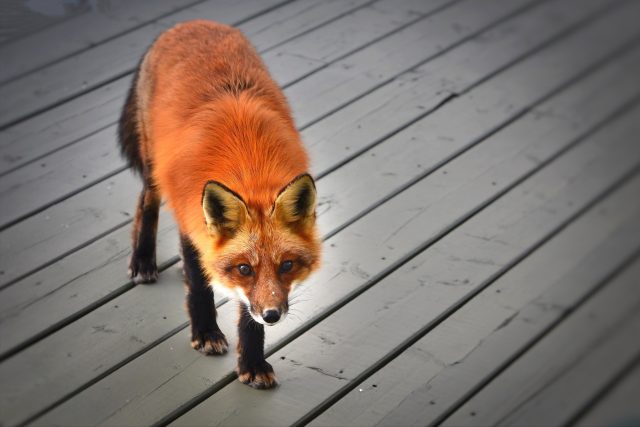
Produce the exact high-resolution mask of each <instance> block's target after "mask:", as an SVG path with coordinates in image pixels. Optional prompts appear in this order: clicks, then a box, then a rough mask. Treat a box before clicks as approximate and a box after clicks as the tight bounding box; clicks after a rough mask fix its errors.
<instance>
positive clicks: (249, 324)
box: [236, 303, 278, 389]
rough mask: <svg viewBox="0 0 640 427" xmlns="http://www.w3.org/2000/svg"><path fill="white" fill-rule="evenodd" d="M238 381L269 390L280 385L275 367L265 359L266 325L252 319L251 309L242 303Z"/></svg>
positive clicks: (239, 329)
mask: <svg viewBox="0 0 640 427" xmlns="http://www.w3.org/2000/svg"><path fill="white" fill-rule="evenodd" d="M236 372H237V374H238V379H239V380H240V381H241V382H243V383H244V384H247V385H249V386H251V387H253V388H257V389H268V388H273V387H275V386H276V385H278V381H277V380H276V375H275V373H274V372H273V367H272V366H271V365H270V364H269V362H267V361H266V360H265V359H264V325H262V324H260V323H258V322H256V321H255V320H253V319H252V318H251V314H249V309H248V308H247V306H246V305H245V304H244V303H240V318H239V320H238V367H237V368H236Z"/></svg>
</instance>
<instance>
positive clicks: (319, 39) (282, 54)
mask: <svg viewBox="0 0 640 427" xmlns="http://www.w3.org/2000/svg"><path fill="white" fill-rule="evenodd" d="M520 3H522V2H520ZM451 4H453V6H449V5H451ZM400 6H401V7H400ZM447 7H453V8H455V7H456V5H455V3H454V2H451V1H448V0H447V1H442V0H436V1H428V2H425V1H421V0H410V1H406V2H402V3H398V2H394V1H385V0H383V1H378V2H375V3H372V4H371V5H369V6H368V7H365V8H362V9H359V10H357V11H355V12H353V13H350V14H348V15H345V16H344V17H342V18H341V19H339V20H336V21H334V22H332V23H330V24H329V25H327V26H325V27H323V28H319V29H318V30H316V31H312V32H310V33H309V34H307V35H306V36H305V37H297V38H295V39H292V40H291V41H289V42H288V43H285V44H283V45H280V46H278V47H276V48H275V49H271V50H269V51H268V52H266V53H265V54H264V55H263V57H264V60H265V62H266V63H267V64H268V65H269V68H270V69H271V71H272V72H273V74H274V75H275V78H276V81H277V82H278V83H280V84H281V85H289V84H291V82H294V81H296V80H299V79H300V78H302V77H303V76H305V75H308V74H310V73H312V72H313V71H315V70H317V69H319V68H322V67H324V66H326V65H328V64H330V63H332V62H334V61H335V60H337V59H339V58H343V57H345V56H347V55H348V54H351V53H353V52H355V51H357V50H358V49H359V48H362V47H364V48H365V49H367V46H368V45H371V44H372V43H373V42H374V41H377V40H381V39H383V38H385V37H387V36H389V35H391V38H393V37H394V35H393V33H394V32H396V31H398V30H399V29H401V28H402V27H403V26H405V25H408V24H413V23H416V22H419V21H420V22H422V21H423V20H424V19H423V18H424V17H425V16H426V15H432V14H434V13H435V12H438V13H436V14H435V16H440V17H441V18H442V19H443V20H445V21H447V22H449V21H450V18H449V17H448V16H447V10H446V8H447ZM463 8H464V7H463ZM443 9H444V10H443ZM494 16H497V14H496V15H494ZM399 23H402V24H404V25H403V26H399V25H398V24H399ZM408 28H411V27H408ZM405 30H406V28H405ZM402 31H404V30H402ZM394 44H395V43H394ZM395 45H396V46H400V45H399V44H395ZM405 47H407V46H405ZM416 53H417V52H416ZM418 54H419V53H418Z"/></svg>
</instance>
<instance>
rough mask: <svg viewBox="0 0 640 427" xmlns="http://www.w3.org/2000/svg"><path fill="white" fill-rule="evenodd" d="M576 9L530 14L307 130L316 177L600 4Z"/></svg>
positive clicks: (547, 7)
mask: <svg viewBox="0 0 640 427" xmlns="http://www.w3.org/2000/svg"><path fill="white" fill-rule="evenodd" d="M577 6H578V5H577V4H575V3H573V2H570V1H569V2H553V3H543V4H541V5H540V6H539V7H536V8H534V9H531V10H527V11H526V12H525V13H523V14H522V15H519V16H516V17H514V18H513V19H511V20H508V21H506V22H504V23H502V24H500V25H498V26H496V27H493V28H491V29H489V30H488V31H486V32H483V33H481V34H479V35H478V36H477V37H475V38H473V39H471V40H469V41H467V42H465V43H463V44H462V45H460V46H458V47H456V48H455V49H453V50H452V51H451V52H448V53H446V54H445V55H442V56H440V57H437V58H435V59H433V60H432V61H429V62H427V63H426V64H425V65H423V66H420V67H418V68H416V69H413V70H411V71H409V72H407V73H403V74H401V75H400V76H398V77H397V78H396V79H394V81H392V82H390V83H388V84H386V85H384V86H382V87H380V88H378V89H377V90H375V91H373V92H372V93H370V94H368V95H366V96H364V97H362V98H359V99H357V100H355V101H354V102H352V103H351V104H349V105H347V106H345V107H344V108H342V109H340V110H339V111H337V112H335V113H333V114H331V115H329V116H327V117H325V118H323V119H322V120H321V121H320V122H318V123H316V124H313V125H311V126H309V127H308V128H306V129H304V130H303V132H302V136H303V139H304V140H305V141H307V143H308V144H309V145H310V146H311V149H312V150H313V153H314V156H313V163H314V165H313V166H314V170H315V172H316V173H317V174H319V175H324V174H326V173H327V172H329V171H330V170H331V168H332V167H335V166H333V165H334V164H335V160H334V158H335V153H336V151H345V152H348V153H351V155H352V156H356V155H357V154H358V153H360V152H361V151H362V150H365V149H367V148H368V147H370V146H371V145H372V144H375V143H376V142H379V141H382V140H384V139H385V138H387V137H389V136H390V135H393V134H394V133H395V132H397V129H400V128H402V127H404V126H407V125H409V124H411V123H412V122H413V121H415V120H416V119H417V118H420V117H423V116H425V115H426V114H427V113H429V112H430V111H431V110H432V109H433V108H434V107H436V106H438V105H439V103H442V102H444V101H445V100H446V99H447V98H449V97H451V96H457V95H461V94H463V93H464V92H466V91H468V90H469V89H470V88H472V87H473V86H475V85H476V84H477V83H478V82H480V81H482V79H486V78H487V77H488V76H490V75H491V74H492V73H495V72H497V71H498V70H500V68H501V67H503V66H505V65H508V64H510V63H511V62H512V61H516V60H517V59H519V58H520V57H523V56H525V55H527V54H528V53H529V52H530V51H531V49H536V48H538V47H539V46H540V45H541V44H542V43H548V42H549V41H550V40H552V38H553V37H554V36H556V35H557V34H559V33H561V32H562V31H566V30H567V27H569V26H571V25H573V24H575V23H578V22H580V20H581V19H584V18H585V17H588V16H589V13H593V12H594V10H597V7H598V6H601V4H600V3H599V2H598V3H596V2H594V3H585V2H582V3H581V4H580V7H577ZM390 125H393V126H390ZM372 135H375V137H372Z"/></svg>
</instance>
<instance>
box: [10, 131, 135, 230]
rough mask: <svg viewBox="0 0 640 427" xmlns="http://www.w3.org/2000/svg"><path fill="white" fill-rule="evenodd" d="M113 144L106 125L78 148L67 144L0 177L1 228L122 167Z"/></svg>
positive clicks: (103, 178) (122, 163) (111, 133)
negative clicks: (0, 200)
mask: <svg viewBox="0 0 640 427" xmlns="http://www.w3.org/2000/svg"><path fill="white" fill-rule="evenodd" d="M115 141H116V130H115V127H114V126H109V127H107V128H106V129H104V130H101V131H98V132H97V133H95V134H93V135H91V136H89V137H88V138H86V140H85V141H83V142H82V144H81V147H79V146H78V145H79V144H73V145H70V146H68V147H65V148H63V149H61V150H58V151H56V152H55V153H53V154H51V155H49V156H47V157H45V158H43V159H40V160H39V161H37V162H33V163H30V164H28V165H26V166H25V167H23V168H20V169H18V170H16V171H14V172H11V173H9V174H7V175H5V176H3V177H2V179H0V198H2V201H3V206H2V209H0V227H1V228H5V227H7V226H9V225H11V224H15V223H16V221H18V220H19V219H20V218H24V217H26V216H29V215H30V214H32V213H33V212H37V211H38V210H41V209H42V208H43V207H46V206H49V205H51V204H52V203H54V202H56V201H57V200H60V199H64V198H67V197H68V196H69V195H72V194H74V193H76V192H78V191H81V190H82V189H84V188H87V187H89V186H91V185H92V184H95V183H99V182H101V181H104V180H105V179H106V178H108V177H109V176H110V175H112V174H113V173H114V172H117V171H118V170H122V169H123V168H125V167H126V166H125V163H124V161H123V160H122V158H121V156H120V150H119V149H118V148H117V147H116V144H115ZM79 148H81V149H79Z"/></svg>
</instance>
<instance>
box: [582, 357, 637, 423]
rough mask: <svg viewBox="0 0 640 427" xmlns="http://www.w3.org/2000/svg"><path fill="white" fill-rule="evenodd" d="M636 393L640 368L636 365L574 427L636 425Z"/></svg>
mask: <svg viewBox="0 0 640 427" xmlns="http://www.w3.org/2000/svg"><path fill="white" fill-rule="evenodd" d="M638 393H640V367H639V366H637V365H636V367H635V368H633V369H632V370H631V372H629V373H627V375H626V376H625V378H623V379H622V380H621V381H619V382H618V383H617V384H615V385H614V387H613V389H612V390H610V391H609V392H608V393H606V394H605V396H604V397H602V399H600V400H599V401H597V402H596V403H595V404H594V405H593V406H592V407H591V408H589V409H588V410H587V412H586V413H585V414H584V415H583V416H582V417H580V418H579V419H578V420H577V421H576V423H575V425H576V426H580V427H587V426H604V425H610V426H612V425H634V424H637V423H638V420H640V408H639V407H638V404H637V401H636V398H635V397H636V396H638Z"/></svg>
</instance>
